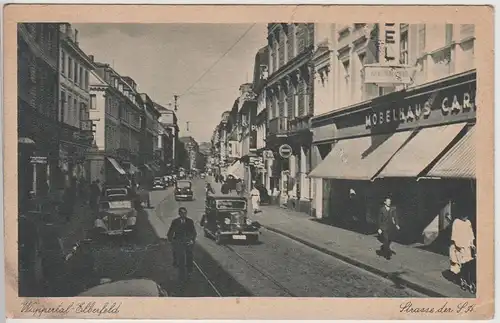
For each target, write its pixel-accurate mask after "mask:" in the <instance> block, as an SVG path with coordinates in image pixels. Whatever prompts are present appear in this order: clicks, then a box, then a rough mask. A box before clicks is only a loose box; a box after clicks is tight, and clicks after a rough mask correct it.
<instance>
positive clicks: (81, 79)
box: [79, 66, 85, 88]
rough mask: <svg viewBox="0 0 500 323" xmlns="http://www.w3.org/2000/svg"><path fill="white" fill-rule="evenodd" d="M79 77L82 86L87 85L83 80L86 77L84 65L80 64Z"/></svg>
mask: <svg viewBox="0 0 500 323" xmlns="http://www.w3.org/2000/svg"><path fill="white" fill-rule="evenodd" d="M79 77H80V86H81V87H82V88H84V87H85V83H84V82H83V79H84V77H85V74H83V67H82V66H80V75H79Z"/></svg>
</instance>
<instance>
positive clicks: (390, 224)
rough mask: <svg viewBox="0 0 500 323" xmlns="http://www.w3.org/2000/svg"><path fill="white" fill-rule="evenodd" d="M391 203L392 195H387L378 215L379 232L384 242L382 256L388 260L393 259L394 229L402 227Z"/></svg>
mask: <svg viewBox="0 0 500 323" xmlns="http://www.w3.org/2000/svg"><path fill="white" fill-rule="evenodd" d="M391 204H392V200H391V197H390V196H387V197H386V198H385V199H384V205H383V206H382V207H381V208H380V212H379V216H378V227H379V229H378V234H379V235H380V236H381V238H382V243H383V245H382V249H381V252H382V256H384V257H385V258H386V259H387V260H389V259H391V256H392V250H391V240H392V238H393V236H394V229H397V230H399V229H400V227H399V221H398V214H397V210H396V208H395V207H394V206H392V205H391Z"/></svg>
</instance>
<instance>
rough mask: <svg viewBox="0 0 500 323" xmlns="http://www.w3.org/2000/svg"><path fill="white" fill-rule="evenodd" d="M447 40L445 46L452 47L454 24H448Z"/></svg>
mask: <svg viewBox="0 0 500 323" xmlns="http://www.w3.org/2000/svg"><path fill="white" fill-rule="evenodd" d="M445 28H446V30H445V33H446V40H445V45H450V44H451V42H452V41H453V25H452V24H446V27H445Z"/></svg>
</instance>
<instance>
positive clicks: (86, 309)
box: [21, 301, 122, 317]
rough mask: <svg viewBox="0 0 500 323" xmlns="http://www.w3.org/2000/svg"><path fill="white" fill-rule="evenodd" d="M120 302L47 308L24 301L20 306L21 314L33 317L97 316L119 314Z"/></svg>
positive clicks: (77, 303)
mask: <svg viewBox="0 0 500 323" xmlns="http://www.w3.org/2000/svg"><path fill="white" fill-rule="evenodd" d="M121 305H122V304H121V303H120V302H104V303H102V304H98V303H97V302H94V301H90V302H69V303H67V304H64V303H63V302H61V303H60V304H59V305H57V306H54V305H52V306H49V305H45V304H41V303H40V302H38V301H25V302H23V303H22V304H21V313H31V314H32V315H33V316H35V317H41V316H48V315H51V316H52V315H60V316H66V315H68V314H71V313H75V314H77V315H78V314H79V315H87V314H93V315H97V316H101V315H106V314H119V313H120V307H121Z"/></svg>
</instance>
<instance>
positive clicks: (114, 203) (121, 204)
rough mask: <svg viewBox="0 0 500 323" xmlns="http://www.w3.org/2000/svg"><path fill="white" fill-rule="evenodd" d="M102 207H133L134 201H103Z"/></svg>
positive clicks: (109, 208)
mask: <svg viewBox="0 0 500 323" xmlns="http://www.w3.org/2000/svg"><path fill="white" fill-rule="evenodd" d="M101 208H102V209H104V210H112V209H131V208H132V202H131V201H123V200H122V201H107V202H102V203H101Z"/></svg>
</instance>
